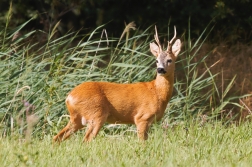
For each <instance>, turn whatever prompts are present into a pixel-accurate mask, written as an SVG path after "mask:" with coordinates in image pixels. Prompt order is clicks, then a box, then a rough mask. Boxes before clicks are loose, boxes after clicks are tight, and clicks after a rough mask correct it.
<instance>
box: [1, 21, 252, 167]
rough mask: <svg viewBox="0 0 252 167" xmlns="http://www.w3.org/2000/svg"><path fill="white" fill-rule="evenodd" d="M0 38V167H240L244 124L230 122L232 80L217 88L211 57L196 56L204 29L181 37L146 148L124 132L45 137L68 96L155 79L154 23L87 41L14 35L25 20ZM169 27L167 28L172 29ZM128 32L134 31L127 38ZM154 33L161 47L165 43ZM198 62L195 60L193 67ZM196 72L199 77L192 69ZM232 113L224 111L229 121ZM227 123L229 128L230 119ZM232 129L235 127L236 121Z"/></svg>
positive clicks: (245, 144) (245, 146)
mask: <svg viewBox="0 0 252 167" xmlns="http://www.w3.org/2000/svg"><path fill="white" fill-rule="evenodd" d="M8 21H9V20H7V22H6V28H5V29H4V30H2V31H0V36H1V39H0V43H1V48H0V60H1V61H0V83H1V88H0V133H1V137H0V141H1V142H0V144H1V146H0V147H1V152H0V155H1V156H0V164H3V166H34V165H35V166H80V165H83V166H202V165H204V166H249V165H250V163H249V162H251V159H252V156H251V149H250V146H251V144H252V143H251V142H252V141H251V135H252V134H251V133H250V129H251V128H250V126H251V125H250V123H249V122H245V123H240V124H237V117H236V116H238V115H239V113H235V114H233V110H234V108H236V109H237V108H238V109H241V108H242V106H241V105H240V103H238V102H237V101H238V100H239V99H242V98H245V97H247V96H248V95H239V96H238V95H237V94H232V92H230V90H231V88H232V86H233V85H234V80H235V77H233V78H232V79H231V80H229V81H228V83H227V84H225V86H222V87H221V88H220V87H219V83H218V82H219V81H218V80H217V79H216V78H217V77H219V76H220V75H222V73H221V72H218V73H213V72H212V71H211V69H212V67H214V66H215V65H216V64H217V63H218V61H216V62H212V63H211V65H208V64H207V63H206V61H208V56H209V53H210V52H211V50H209V52H207V53H206V54H205V55H201V58H200V59H198V58H197V56H198V55H199V52H200V49H201V48H202V46H203V45H204V43H205V42H206V40H207V37H208V35H209V33H210V32H211V30H212V29H213V28H214V26H213V25H211V24H209V25H208V26H207V27H206V29H205V30H204V31H203V32H202V33H201V34H200V36H199V38H198V39H193V40H192V39H191V38H190V24H189V26H188V31H187V33H186V34H183V35H182V36H181V40H182V41H183V43H184V46H183V50H182V52H181V53H180V55H179V59H178V61H177V68H176V74H177V76H178V77H176V83H175V85H174V95H173V97H172V99H171V100H170V103H169V105H168V107H167V111H166V114H165V116H164V118H163V119H162V121H161V122H157V123H156V124H155V125H154V126H153V127H152V129H151V131H150V138H149V140H147V141H146V142H140V141H138V139H137V137H136V130H135V127H134V126H131V125H117V126H110V125H105V126H104V128H103V129H102V131H101V132H100V134H99V136H98V137H97V138H96V139H95V140H94V141H92V142H90V143H82V139H83V132H84V131H85V130H83V131H80V132H78V133H77V134H76V135H74V136H73V137H72V138H70V140H67V141H65V142H63V143H62V144H60V145H58V144H55V143H52V137H53V136H54V135H55V134H56V133H57V132H58V131H59V130H60V129H61V128H62V127H64V126H65V125H66V123H67V122H68V120H69V116H68V113H67V111H66V107H65V104H64V101H65V97H66V95H67V93H68V92H69V91H70V90H71V89H72V88H73V87H75V86H76V85H78V84H80V83H82V82H84V81H91V80H92V81H108V82H118V83H133V82H142V81H150V80H152V79H154V77H155V73H156V72H155V66H154V64H155V63H154V62H155V58H154V57H153V56H152V55H151V54H150V52H149V43H150V42H151V41H153V40H154V39H153V34H154V26H150V27H149V28H148V29H146V30H144V31H140V30H138V29H136V28H135V25H134V23H130V24H128V25H127V26H126V27H125V29H124V30H123V31H122V36H121V38H119V39H117V38H113V37H110V36H109V35H110V32H107V31H106V30H105V29H103V26H100V27H97V29H95V30H93V31H92V32H90V33H89V34H81V31H79V32H69V33H67V34H64V35H61V36H60V35H59V34H58V32H57V25H58V24H59V23H58V24H56V26H55V27H52V29H51V30H50V32H42V31H39V30H34V31H30V32H26V33H24V32H22V33H21V30H22V28H23V27H24V26H25V25H26V24H28V23H29V21H30V20H29V21H27V22H26V23H24V24H22V25H20V26H19V27H17V28H16V29H8ZM171 27H172V26H171ZM133 30H135V31H133ZM172 33H173V29H171V30H170V29H168V30H167V33H165V34H164V33H161V35H160V36H161V39H162V41H165V40H166V39H169V38H171V36H169V34H172ZM195 60H197V61H195ZM199 66H201V67H202V66H203V67H204V68H203V70H202V69H201V70H199ZM231 113H232V114H231ZM235 121H236V122H235ZM238 122H239V121H238Z"/></svg>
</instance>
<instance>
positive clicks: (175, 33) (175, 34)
mask: <svg viewBox="0 0 252 167" xmlns="http://www.w3.org/2000/svg"><path fill="white" fill-rule="evenodd" d="M176 36H177V31H176V26H174V36H173V38H172V39H171V40H170V43H172V42H173V40H174V39H175V38H176Z"/></svg>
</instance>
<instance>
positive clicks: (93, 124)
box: [83, 113, 108, 142]
mask: <svg viewBox="0 0 252 167" xmlns="http://www.w3.org/2000/svg"><path fill="white" fill-rule="evenodd" d="M107 117H108V114H104V113H103V114H101V115H100V116H96V117H94V118H93V119H92V120H88V129H87V131H86V134H85V137H84V140H83V141H84V142H88V141H91V140H92V139H94V138H95V137H96V136H97V134H98V132H99V131H100V129H101V127H102V126H103V124H104V123H105V122H106V120H107Z"/></svg>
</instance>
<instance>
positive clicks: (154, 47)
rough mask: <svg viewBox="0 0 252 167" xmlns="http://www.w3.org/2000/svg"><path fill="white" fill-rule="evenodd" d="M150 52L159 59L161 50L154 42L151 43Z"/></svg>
mask: <svg viewBox="0 0 252 167" xmlns="http://www.w3.org/2000/svg"><path fill="white" fill-rule="evenodd" d="M150 51H151V53H152V54H153V55H154V56H156V57H158V54H159V48H158V46H157V45H156V44H155V43H154V42H152V43H150Z"/></svg>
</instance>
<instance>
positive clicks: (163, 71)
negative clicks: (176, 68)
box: [157, 68, 166, 74]
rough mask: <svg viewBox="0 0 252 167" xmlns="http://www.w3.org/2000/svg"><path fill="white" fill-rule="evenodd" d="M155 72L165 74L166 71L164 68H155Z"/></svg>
mask: <svg viewBox="0 0 252 167" xmlns="http://www.w3.org/2000/svg"><path fill="white" fill-rule="evenodd" d="M157 72H158V73H159V74H165V73H166V71H165V70H164V68H157Z"/></svg>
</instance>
